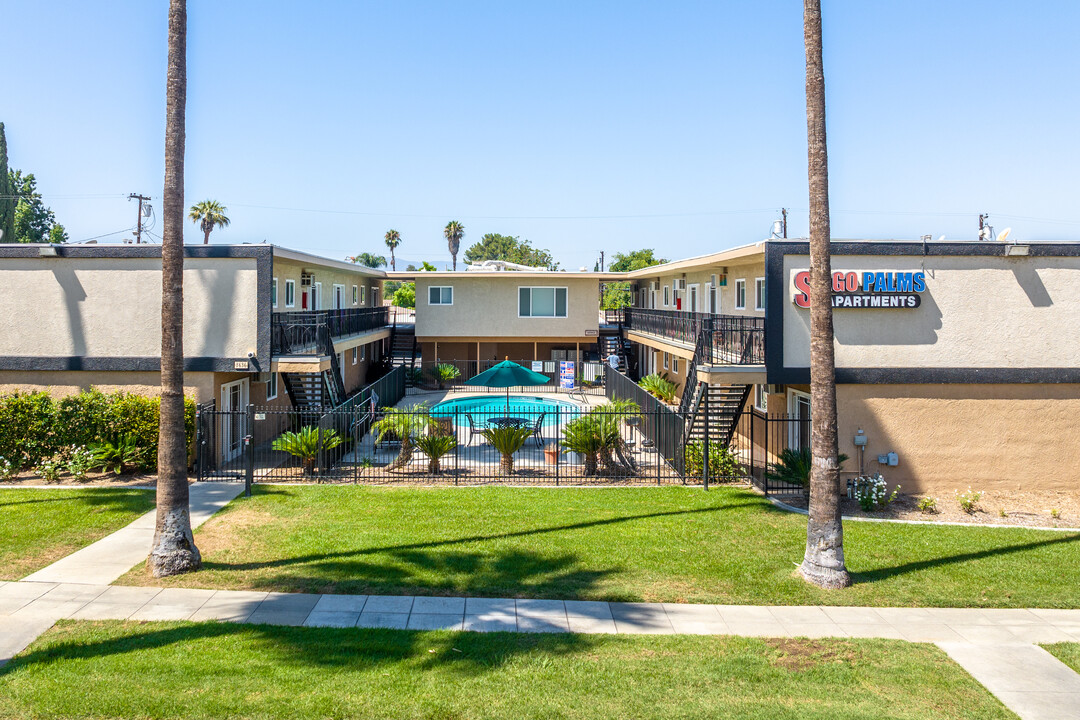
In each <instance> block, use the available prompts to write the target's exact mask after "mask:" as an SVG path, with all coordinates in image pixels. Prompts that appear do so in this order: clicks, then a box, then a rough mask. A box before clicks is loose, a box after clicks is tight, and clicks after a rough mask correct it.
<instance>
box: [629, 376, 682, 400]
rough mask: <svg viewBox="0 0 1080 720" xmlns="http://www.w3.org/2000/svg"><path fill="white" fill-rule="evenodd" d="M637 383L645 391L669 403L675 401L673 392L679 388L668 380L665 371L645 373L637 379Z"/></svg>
mask: <svg viewBox="0 0 1080 720" xmlns="http://www.w3.org/2000/svg"><path fill="white" fill-rule="evenodd" d="M638 385H639V386H640V387H641V389H642V390H644V391H645V392H647V393H649V394H650V395H652V396H653V397H655V398H656V399H658V400H660V401H661V402H665V403H667V404H669V405H670V404H672V403H674V402H675V392H676V391H677V390H678V389H679V386H678V385H676V384H675V383H673V382H671V381H670V380H668V378H667V373H664V374H663V375H658V374H656V373H653V374H652V375H646V376H645V377H643V378H641V379H640V380H638Z"/></svg>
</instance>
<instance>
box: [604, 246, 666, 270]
mask: <svg viewBox="0 0 1080 720" xmlns="http://www.w3.org/2000/svg"><path fill="white" fill-rule="evenodd" d="M666 262H667V260H665V259H664V258H658V257H656V255H655V254H654V253H653V250H652V249H651V248H648V249H644V250H631V251H630V252H628V253H621V252H617V253H615V259H614V260H612V262H611V264H610V265H608V270H610V271H611V272H631V271H633V270H642V269H644V268H647V267H652V266H653V265H661V264H663V263H666Z"/></svg>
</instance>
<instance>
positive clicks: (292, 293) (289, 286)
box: [285, 280, 296, 308]
mask: <svg viewBox="0 0 1080 720" xmlns="http://www.w3.org/2000/svg"><path fill="white" fill-rule="evenodd" d="M285 307H287V308H291V307H296V281H295V280H286V281H285Z"/></svg>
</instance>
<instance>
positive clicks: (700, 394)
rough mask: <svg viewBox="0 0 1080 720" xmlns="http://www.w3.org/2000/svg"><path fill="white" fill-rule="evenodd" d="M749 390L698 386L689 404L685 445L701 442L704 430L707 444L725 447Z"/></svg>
mask: <svg viewBox="0 0 1080 720" xmlns="http://www.w3.org/2000/svg"><path fill="white" fill-rule="evenodd" d="M752 389H753V386H752V385H708V384H706V383H698V385H697V387H696V388H695V390H694V392H693V400H692V401H691V403H690V407H691V412H690V414H689V417H688V418H687V423H686V431H685V433H686V436H685V440H686V442H701V441H703V440H704V439H705V433H706V428H708V435H709V444H710V445H713V446H716V447H727V446H728V444H729V443H730V442H731V437H732V435H734V434H735V427H736V425H738V423H739V417H740V416H741V415H742V412H743V408H745V407H746V401H747V399H748V398H749V397H750V391H751V390H752Z"/></svg>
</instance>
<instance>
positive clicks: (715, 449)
mask: <svg viewBox="0 0 1080 720" xmlns="http://www.w3.org/2000/svg"><path fill="white" fill-rule="evenodd" d="M704 452H705V446H704V444H703V443H700V442H692V443H687V444H686V448H685V449H684V450H683V460H684V465H683V467H684V469H685V471H686V475H687V476H689V477H695V478H700V477H701V476H702V471H703V470H704V467H705V460H704V458H703V457H702V456H703V455H704ZM740 475H742V468H741V467H740V466H739V463H738V461H737V460H735V455H734V454H733V453H732V452H731V449H730V448H727V447H724V446H723V445H718V444H716V443H709V479H710V480H716V479H719V478H733V477H739V476H740Z"/></svg>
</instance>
